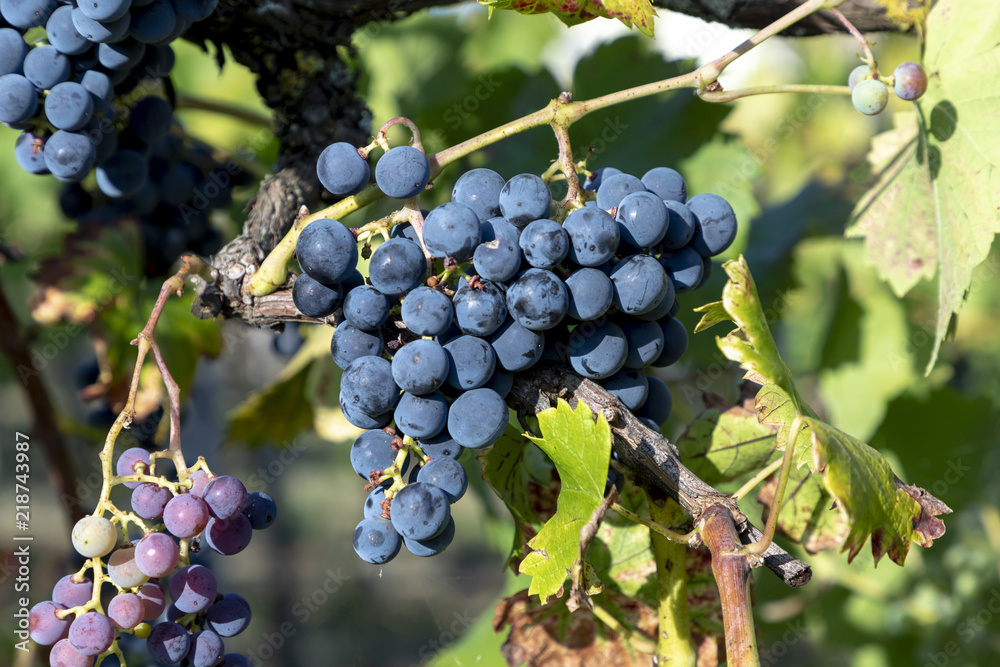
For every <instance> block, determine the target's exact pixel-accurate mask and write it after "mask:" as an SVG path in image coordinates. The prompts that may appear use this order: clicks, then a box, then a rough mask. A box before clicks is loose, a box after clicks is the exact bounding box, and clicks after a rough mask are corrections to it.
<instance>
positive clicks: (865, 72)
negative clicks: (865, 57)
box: [847, 65, 872, 92]
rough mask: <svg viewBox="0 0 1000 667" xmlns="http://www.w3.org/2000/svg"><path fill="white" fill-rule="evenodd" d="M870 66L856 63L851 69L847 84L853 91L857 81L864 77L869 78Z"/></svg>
mask: <svg viewBox="0 0 1000 667" xmlns="http://www.w3.org/2000/svg"><path fill="white" fill-rule="evenodd" d="M871 74H872V71H871V68H870V67H868V65H858V66H857V67H855V68H854V69H852V70H851V74H850V76H848V77H847V85H848V87H849V88H850V89H851V91H852V92H853V91H854V87H855V86H856V85H858V81H863V80H865V79H869V78H871Z"/></svg>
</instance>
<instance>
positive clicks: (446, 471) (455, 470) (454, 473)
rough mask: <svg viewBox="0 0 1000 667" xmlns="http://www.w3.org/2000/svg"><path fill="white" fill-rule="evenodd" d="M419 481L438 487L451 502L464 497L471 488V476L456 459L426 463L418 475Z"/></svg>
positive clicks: (445, 458) (444, 458)
mask: <svg viewBox="0 0 1000 667" xmlns="http://www.w3.org/2000/svg"><path fill="white" fill-rule="evenodd" d="M417 481H418V482H425V483H427V484H432V485H434V486H436V487H438V488H439V489H441V490H442V491H444V494H445V495H446V496H448V500H449V501H451V502H455V501H457V500H458V499H459V498H461V497H462V496H464V495H465V491H466V489H468V488H469V474H468V473H467V472H466V471H465V467H464V466H463V465H462V464H461V463H459V462H458V461H456V460H455V459H450V458H447V457H441V458H437V459H434V460H432V461H428V462H427V463H425V464H424V466H423V467H422V468H420V472H419V473H418V474H417Z"/></svg>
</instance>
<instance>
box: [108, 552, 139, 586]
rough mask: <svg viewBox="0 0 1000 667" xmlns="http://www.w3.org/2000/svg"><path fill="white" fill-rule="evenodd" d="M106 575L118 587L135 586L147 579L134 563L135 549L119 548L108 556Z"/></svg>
mask: <svg viewBox="0 0 1000 667" xmlns="http://www.w3.org/2000/svg"><path fill="white" fill-rule="evenodd" d="M108 576H110V577H111V581H113V582H115V585H116V586H118V587H119V588H135V587H136V586H141V585H142V584H144V583H146V582H147V581H149V577H147V576H146V575H144V574H143V573H142V572H140V571H139V566H138V565H136V563H135V549H134V548H132V547H128V548H127V549H119V550H118V551H116V552H114V553H113V554H111V557H110V558H108Z"/></svg>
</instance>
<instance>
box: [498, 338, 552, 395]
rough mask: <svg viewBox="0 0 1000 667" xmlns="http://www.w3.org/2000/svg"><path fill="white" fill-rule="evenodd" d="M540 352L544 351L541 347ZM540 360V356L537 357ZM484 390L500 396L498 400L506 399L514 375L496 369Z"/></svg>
mask: <svg viewBox="0 0 1000 667" xmlns="http://www.w3.org/2000/svg"><path fill="white" fill-rule="evenodd" d="M542 351H543V352H544V351H545V348H544V346H543V348H542ZM538 358H539V359H541V354H539V355H538ZM483 387H485V388H486V389H492V390H493V391H495V392H496V393H498V394H499V395H500V398H507V394H509V393H510V390H511V389H513V388H514V374H513V373H512V372H510V371H505V370H503V369H502V368H498V369H496V370H495V371H493V375H491V376H490V379H489V381H488V382H487V383H486V384H484V385H483Z"/></svg>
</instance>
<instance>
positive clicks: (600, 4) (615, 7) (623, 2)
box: [479, 0, 656, 37]
mask: <svg viewBox="0 0 1000 667" xmlns="http://www.w3.org/2000/svg"><path fill="white" fill-rule="evenodd" d="M479 1H480V4H483V5H486V6H488V7H489V8H490V12H491V13H492V12H493V10H494V9H513V10H514V11H516V12H518V13H520V14H546V13H548V14H555V15H556V16H558V17H559V20H560V21H562V22H563V23H565V24H566V25H571V26H572V25H578V24H580V23H585V22H587V21H590V20H591V19H595V18H598V17H604V18H609V19H618V20H619V21H621V22H622V23H624V24H625V25H626V26H628V27H629V28H631V27H632V26H633V25H634V26H635V27H636V28H638V29H639V30H641V31H642V32H644V33H645V34H647V35H649V36H650V37H652V36H653V17H654V16H656V10H655V9H653V3H652V2H650V0H576V1H575V2H565V1H563V0H479Z"/></svg>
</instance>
